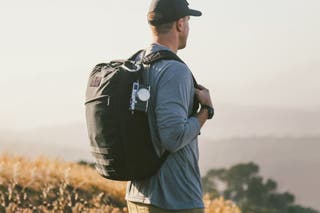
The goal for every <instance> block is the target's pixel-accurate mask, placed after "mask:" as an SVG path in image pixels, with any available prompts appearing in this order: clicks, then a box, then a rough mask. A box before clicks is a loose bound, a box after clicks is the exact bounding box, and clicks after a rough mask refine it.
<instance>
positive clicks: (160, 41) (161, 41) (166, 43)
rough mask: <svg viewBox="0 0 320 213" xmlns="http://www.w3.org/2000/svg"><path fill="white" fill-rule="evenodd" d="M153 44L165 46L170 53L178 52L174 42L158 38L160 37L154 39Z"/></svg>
mask: <svg viewBox="0 0 320 213" xmlns="http://www.w3.org/2000/svg"><path fill="white" fill-rule="evenodd" d="M153 43H156V44H159V45H162V46H165V47H167V48H169V49H170V50H171V51H172V52H174V53H177V52H178V45H177V44H176V43H177V42H175V41H174V40H172V39H171V40H169V39H167V38H160V37H154V39H153Z"/></svg>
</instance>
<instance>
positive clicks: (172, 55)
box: [142, 50, 199, 88]
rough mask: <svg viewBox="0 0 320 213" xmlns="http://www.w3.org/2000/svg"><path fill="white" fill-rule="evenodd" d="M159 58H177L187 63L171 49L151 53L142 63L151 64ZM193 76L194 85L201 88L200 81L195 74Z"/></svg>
mask: <svg viewBox="0 0 320 213" xmlns="http://www.w3.org/2000/svg"><path fill="white" fill-rule="evenodd" d="M159 60H176V61H179V62H181V63H183V64H185V63H184V61H183V60H182V59H181V58H179V56H177V55H176V54H175V53H173V52H172V51H169V50H160V51H157V52H154V53H150V54H148V55H146V56H144V58H143V59H142V63H144V64H147V65H151V64H152V63H155V62H157V61H159ZM191 74H192V73H191ZM192 78H193V83H194V87H195V88H199V86H198V83H197V81H196V79H195V77H194V76H193V74H192Z"/></svg>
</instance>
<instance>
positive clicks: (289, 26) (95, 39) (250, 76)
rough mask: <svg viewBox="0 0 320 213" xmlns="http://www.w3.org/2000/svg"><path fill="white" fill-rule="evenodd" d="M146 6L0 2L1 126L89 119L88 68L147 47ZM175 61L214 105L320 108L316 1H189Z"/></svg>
mask: <svg viewBox="0 0 320 213" xmlns="http://www.w3.org/2000/svg"><path fill="white" fill-rule="evenodd" d="M149 2H150V1H149V0H139V1H116V0H112V1H111V0H90V1H89V0H87V1H84V0H67V1H66V0H55V1H49V0H29V1H23V0H12V1H5V0H0V27H1V28H0V29H1V32H0V60H1V62H0V72H1V76H0V97H1V104H0V128H6V129H13V128H17V129H29V128H33V127H37V126H41V125H46V126H48V125H59V124H64V123H70V122H79V121H81V122H83V121H84V104H83V103H84V94H85V88H86V83H87V78H88V75H89V72H90V71H91V69H92V67H93V66H94V65H95V64H97V63H100V62H103V61H108V60H111V59H115V58H126V57H128V56H130V55H131V54H132V53H133V52H134V51H136V50H138V49H141V48H144V47H146V46H147V45H148V44H149V43H150V41H151V39H150V38H151V35H150V32H149V28H148V25H147V21H146V13H147V10H148V7H149ZM189 3H190V7H191V8H194V9H199V10H202V12H203V16H202V17H200V18H192V19H191V20H190V22H191V23H190V27H191V31H190V39H189V43H188V47H187V49H185V50H183V51H181V52H179V55H180V56H181V57H182V58H183V59H184V60H185V61H186V62H187V63H188V64H189V66H190V68H191V69H192V71H193V73H194V75H195V76H196V78H197V80H198V82H199V83H201V84H203V85H205V86H207V87H208V88H209V89H210V90H211V93H212V96H213V100H214V102H215V104H216V105H218V104H221V103H233V104H239V105H256V106H267V107H269V106H272V107H299V108H315V107H319V106H320V97H319V94H320V83H319V81H320V73H319V72H320V41H319V39H320V13H319V11H320V1H319V0H241V1H239V0H219V1H214V0H202V1H199V0H198V1H195V0H191V1H189Z"/></svg>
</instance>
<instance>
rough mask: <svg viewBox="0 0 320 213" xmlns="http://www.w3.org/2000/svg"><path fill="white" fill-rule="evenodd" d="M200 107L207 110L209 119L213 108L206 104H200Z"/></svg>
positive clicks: (212, 113)
mask: <svg viewBox="0 0 320 213" xmlns="http://www.w3.org/2000/svg"><path fill="white" fill-rule="evenodd" d="M201 109H207V111H208V119H211V118H212V117H213V115H214V109H213V108H212V107H211V106H208V105H201Z"/></svg>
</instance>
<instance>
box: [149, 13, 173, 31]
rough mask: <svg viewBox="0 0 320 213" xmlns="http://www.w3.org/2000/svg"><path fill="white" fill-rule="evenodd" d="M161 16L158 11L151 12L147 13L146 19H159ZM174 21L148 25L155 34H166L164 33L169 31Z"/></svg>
mask: <svg viewBox="0 0 320 213" xmlns="http://www.w3.org/2000/svg"><path fill="white" fill-rule="evenodd" d="M161 18H162V16H161V14H158V13H154V12H151V13H149V14H148V20H157V19H161ZM174 23H175V22H174V21H172V22H168V23H164V24H159V25H152V24H150V26H151V30H152V32H153V33H154V34H156V35H159V34H166V33H168V32H170V30H171V29H172V27H173V24H174Z"/></svg>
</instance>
